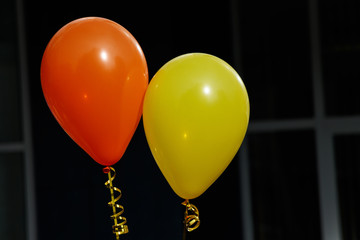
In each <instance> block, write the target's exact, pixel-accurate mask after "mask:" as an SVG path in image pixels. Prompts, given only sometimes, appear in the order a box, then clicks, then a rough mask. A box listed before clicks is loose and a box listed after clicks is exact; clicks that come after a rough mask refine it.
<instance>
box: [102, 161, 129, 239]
mask: <svg viewBox="0 0 360 240" xmlns="http://www.w3.org/2000/svg"><path fill="white" fill-rule="evenodd" d="M111 172H113V175H111ZM104 173H107V174H108V177H109V180H107V181H106V182H105V186H106V187H107V188H109V189H110V194H111V201H110V202H108V205H109V206H110V207H111V208H112V210H113V214H112V215H111V216H110V218H111V219H113V220H114V225H113V227H112V228H113V233H114V234H115V236H116V239H119V236H120V235H121V234H125V233H128V232H129V229H128V226H127V225H125V224H126V222H127V221H126V218H125V217H123V216H121V214H123V212H124V207H123V206H121V205H120V204H117V203H116V202H117V201H118V200H119V199H120V198H121V196H122V194H121V191H120V189H119V188H117V187H114V186H113V184H112V181H113V180H114V179H115V175H116V173H115V169H114V168H112V167H106V168H104ZM114 191H115V192H117V193H118V196H117V197H116V198H115V196H114ZM116 210H118V212H116Z"/></svg>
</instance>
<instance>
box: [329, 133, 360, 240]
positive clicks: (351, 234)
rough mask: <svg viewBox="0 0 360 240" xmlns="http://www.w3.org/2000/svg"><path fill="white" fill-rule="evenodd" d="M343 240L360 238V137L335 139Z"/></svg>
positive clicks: (346, 136)
mask: <svg viewBox="0 0 360 240" xmlns="http://www.w3.org/2000/svg"><path fill="white" fill-rule="evenodd" d="M334 141H335V157H336V169H337V181H338V187H339V203H340V214H341V224H342V231H343V232H342V234H343V240H352V239H359V238H360V206H359V202H360V192H359V189H360V161H359V159H360V135H340V136H336V137H335V138H334Z"/></svg>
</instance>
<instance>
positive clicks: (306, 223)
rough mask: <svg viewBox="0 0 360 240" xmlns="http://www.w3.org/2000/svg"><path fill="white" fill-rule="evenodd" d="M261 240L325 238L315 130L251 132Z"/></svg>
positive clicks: (254, 198)
mask: <svg viewBox="0 0 360 240" xmlns="http://www.w3.org/2000/svg"><path fill="white" fill-rule="evenodd" d="M248 141H249V157H250V174H251V189H252V195H251V197H252V204H253V218H254V229H255V234H254V235H255V239H256V240H270V239H276V240H288V239H292V240H297V239H298V240H303V239H308V240H311V239H314V240H318V239H321V237H320V220H319V206H318V188H317V169H316V156H315V140H314V132H313V131H310V130H309V131H301V132H300V131H299V132H274V133H257V134H249V135H248Z"/></svg>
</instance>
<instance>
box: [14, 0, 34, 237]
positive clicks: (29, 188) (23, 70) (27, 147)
mask: <svg viewBox="0 0 360 240" xmlns="http://www.w3.org/2000/svg"><path fill="white" fill-rule="evenodd" d="M16 13H17V27H18V48H19V70H20V71H19V72H20V85H21V97H22V99H21V110H22V115H23V142H24V150H23V151H24V161H25V162H24V166H25V169H24V170H25V171H24V173H25V178H24V179H25V190H26V193H25V196H26V206H25V207H26V208H25V209H26V233H27V236H26V238H27V240H37V219H36V204H35V178H34V164H33V143H32V130H31V111H30V94H29V92H30V91H29V84H28V83H29V79H28V69H27V52H26V34H25V20H24V16H25V15H24V2H23V0H16Z"/></svg>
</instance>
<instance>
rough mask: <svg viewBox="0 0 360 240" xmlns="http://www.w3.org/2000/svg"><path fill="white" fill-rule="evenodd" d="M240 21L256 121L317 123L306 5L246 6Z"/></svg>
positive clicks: (278, 1)
mask: <svg viewBox="0 0 360 240" xmlns="http://www.w3.org/2000/svg"><path fill="white" fill-rule="evenodd" d="M240 19H241V29H240V37H241V41H242V46H241V49H242V53H243V56H242V63H243V74H242V77H243V79H244V81H245V83H246V86H247V90H248V92H249V98H250V103H251V106H252V108H251V118H252V119H275V118H276V119H278V118H304V117H312V116H313V96H312V79H311V72H310V63H311V61H310V47H309V46H310V41H309V21H308V6H307V1H285V0H276V1H267V0H261V1H242V3H241V4H240Z"/></svg>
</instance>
